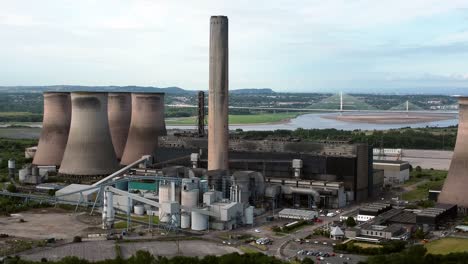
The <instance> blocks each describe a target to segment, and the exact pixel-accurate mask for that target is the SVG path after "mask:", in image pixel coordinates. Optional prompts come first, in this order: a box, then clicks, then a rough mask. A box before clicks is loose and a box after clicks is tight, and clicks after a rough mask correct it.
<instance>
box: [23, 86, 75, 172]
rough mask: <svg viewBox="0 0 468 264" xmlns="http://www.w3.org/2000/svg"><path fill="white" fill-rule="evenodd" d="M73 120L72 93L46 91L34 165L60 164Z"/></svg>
mask: <svg viewBox="0 0 468 264" xmlns="http://www.w3.org/2000/svg"><path fill="white" fill-rule="evenodd" d="M70 120H71V102H70V93H59V92H45V93H44V118H43V121H42V131H41V137H40V139H39V145H38V147H37V152H36V154H35V156H34V160H33V162H32V163H33V164H34V165H55V166H60V163H61V162H62V158H63V153H64V152H65V147H66V145H67V140H68V132H69V130H70Z"/></svg>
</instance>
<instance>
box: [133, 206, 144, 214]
mask: <svg viewBox="0 0 468 264" xmlns="http://www.w3.org/2000/svg"><path fill="white" fill-rule="evenodd" d="M133 212H134V213H135V214H136V215H144V214H145V207H144V206H143V205H142V204H137V205H135V206H133Z"/></svg>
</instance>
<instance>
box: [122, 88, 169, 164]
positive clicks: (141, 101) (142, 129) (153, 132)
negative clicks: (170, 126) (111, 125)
mask: <svg viewBox="0 0 468 264" xmlns="http://www.w3.org/2000/svg"><path fill="white" fill-rule="evenodd" d="M165 135H167V131H166V123H165V121H164V93H133V94H132V119H131V123H130V130H129V132H128V139H127V143H126V145H125V150H124V153H123V156H122V160H121V164H122V165H128V164H130V163H132V162H134V161H136V160H138V159H140V158H141V157H142V156H143V155H154V154H155V153H156V149H157V146H158V137H159V136H165Z"/></svg>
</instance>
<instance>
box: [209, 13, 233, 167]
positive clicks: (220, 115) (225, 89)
mask: <svg viewBox="0 0 468 264" xmlns="http://www.w3.org/2000/svg"><path fill="white" fill-rule="evenodd" d="M228 66H229V58H228V18H227V17H226V16H212V17H211V19H210V84H209V88H210V91H209V96H208V170H227V169H229V160H228V143H229V142H228V140H229V124H228V93H229V78H228V77H229V68H228Z"/></svg>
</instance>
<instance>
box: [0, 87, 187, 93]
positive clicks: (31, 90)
mask: <svg viewBox="0 0 468 264" xmlns="http://www.w3.org/2000/svg"><path fill="white" fill-rule="evenodd" d="M45 91H62V92H71V91H96V92H152V93H167V94H187V93H190V94H191V93H196V91H191V90H185V89H182V88H179V87H165V88H160V87H152V86H81V85H51V86H0V92H3V93H42V92H45Z"/></svg>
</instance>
